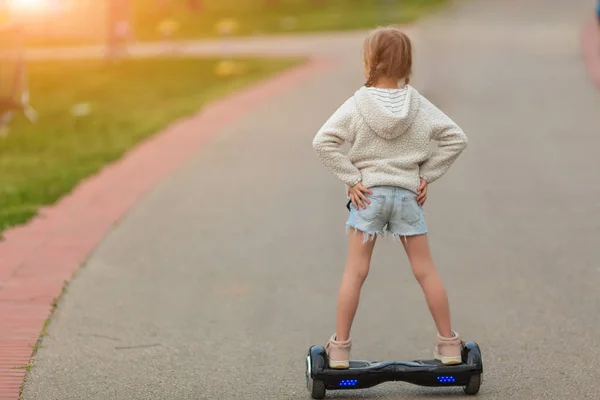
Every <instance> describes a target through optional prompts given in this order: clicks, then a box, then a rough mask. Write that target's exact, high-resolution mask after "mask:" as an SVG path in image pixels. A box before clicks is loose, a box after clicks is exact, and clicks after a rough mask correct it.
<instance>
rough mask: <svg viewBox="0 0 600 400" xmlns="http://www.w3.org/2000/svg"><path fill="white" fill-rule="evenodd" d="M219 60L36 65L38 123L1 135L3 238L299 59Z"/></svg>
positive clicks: (21, 122) (33, 84) (22, 123)
mask: <svg viewBox="0 0 600 400" xmlns="http://www.w3.org/2000/svg"><path fill="white" fill-rule="evenodd" d="M218 62H219V61H218V60H216V59H149V60H127V61H124V62H123V63H122V64H114V65H109V64H105V63H104V62H102V61H68V62H60V61H59V62H57V61H44V62H32V63H30V64H29V75H30V89H31V93H32V100H31V102H32V105H33V106H34V108H35V109H36V110H37V111H38V112H39V120H38V122H37V123H36V124H31V123H30V122H28V121H27V120H25V118H24V117H22V116H19V117H18V118H16V119H15V120H14V121H13V123H12V124H11V126H10V131H9V133H8V134H7V135H5V136H2V137H0V233H1V232H2V231H4V230H5V229H6V228H8V227H10V226H14V225H18V224H21V223H24V222H26V221H27V220H29V219H30V218H31V217H32V216H34V215H35V214H36V212H37V210H38V209H39V208H40V207H42V206H44V205H49V204H53V203H54V202H56V201H57V200H58V199H59V198H60V197H62V196H63V195H65V194H66V193H68V192H70V191H71V190H72V189H73V188H74V187H75V186H76V185H77V184H78V183H79V182H80V181H81V180H82V179H83V178H85V177H87V176H89V175H91V174H93V173H95V172H97V171H98V170H99V169H100V168H101V167H102V166H104V165H105V164H107V163H110V162H112V161H114V160H116V159H118V158H119V157H121V156H122V155H123V154H124V153H125V152H126V151H127V150H128V149H130V148H131V147H132V146H133V145H135V144H136V143H138V142H139V141H140V140H142V139H144V138H146V137H148V136H150V135H152V134H154V133H155V132H157V131H158V130H160V129H161V128H164V127H165V126H166V125H168V124H169V123H170V122H172V121H173V120H175V119H178V118H180V117H183V116H185V115H188V114H190V113H193V112H195V111H197V110H198V109H200V108H201V106H202V105H203V104H206V103H207V102H209V101H211V100H212V99H215V98H217V97H220V96H223V95H224V94H226V93H228V92H231V91H233V90H235V89H238V88H241V87H243V86H246V85H248V84H250V83H252V82H255V81H257V80H259V79H262V78H265V77H267V76H269V75H271V74H273V73H276V72H279V71H282V70H284V69H286V68H289V67H291V66H293V65H296V64H297V63H298V62H299V61H298V60H280V59H275V60H273V59H271V60H257V59H243V60H241V59H240V60H239V62H240V63H241V64H242V65H243V66H244V70H243V72H240V73H239V74H237V75H234V76H229V77H219V76H218V75H216V73H215V68H216V66H217V64H218Z"/></svg>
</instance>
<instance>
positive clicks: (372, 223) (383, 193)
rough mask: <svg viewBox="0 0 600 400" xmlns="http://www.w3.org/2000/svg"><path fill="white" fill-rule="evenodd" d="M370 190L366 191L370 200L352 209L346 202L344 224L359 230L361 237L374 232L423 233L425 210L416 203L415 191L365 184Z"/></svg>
mask: <svg viewBox="0 0 600 400" xmlns="http://www.w3.org/2000/svg"><path fill="white" fill-rule="evenodd" d="M369 190H371V191H372V192H373V194H366V195H365V196H366V197H367V198H368V199H369V201H370V202H371V204H365V205H366V208H364V209H363V208H360V207H359V208H358V209H356V208H355V207H354V205H352V204H350V206H349V207H348V208H349V209H350V215H349V217H348V221H347V222H346V226H347V227H349V228H354V229H355V230H358V231H361V232H363V234H364V236H363V238H364V241H368V240H370V239H373V238H374V237H375V236H376V235H383V234H384V233H386V232H387V233H391V234H392V235H394V236H396V237H398V238H402V237H405V238H406V236H414V235H424V234H426V233H427V225H426V224H425V212H424V211H423V208H422V207H421V206H419V204H417V200H416V197H417V195H416V194H415V193H414V192H411V191H410V190H406V189H402V188H398V187H392V186H376V187H372V188H369Z"/></svg>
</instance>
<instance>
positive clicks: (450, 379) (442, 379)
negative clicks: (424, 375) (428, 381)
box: [437, 375, 456, 383]
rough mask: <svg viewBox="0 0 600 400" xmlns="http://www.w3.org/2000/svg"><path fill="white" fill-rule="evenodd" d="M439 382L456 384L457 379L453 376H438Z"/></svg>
mask: <svg viewBox="0 0 600 400" xmlns="http://www.w3.org/2000/svg"><path fill="white" fill-rule="evenodd" d="M437 380H438V382H439V383H454V382H456V379H455V378H454V377H453V376H451V375H446V376H444V375H442V376H438V377H437Z"/></svg>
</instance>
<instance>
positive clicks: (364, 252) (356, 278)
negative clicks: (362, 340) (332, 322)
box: [336, 228, 376, 341]
mask: <svg viewBox="0 0 600 400" xmlns="http://www.w3.org/2000/svg"><path fill="white" fill-rule="evenodd" d="M348 237H349V243H348V258H347V261H346V269H345V271H344V275H343V276H342V284H341V286H340V291H339V294H338V302H337V322H336V339H337V340H338V341H345V340H348V339H349V338H350V329H351V327H352V321H354V316H355V315H356V310H357V309H358V301H359V299H360V290H361V288H362V285H363V283H364V282H365V279H366V278H367V275H368V273H369V265H370V264H371V256H372V254H373V248H374V247H375V241H376V237H374V238H373V239H372V240H369V241H367V242H366V243H363V233H362V232H360V231H355V230H354V229H352V228H350V231H349V234H348Z"/></svg>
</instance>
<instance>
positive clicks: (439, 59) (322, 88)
mask: <svg viewBox="0 0 600 400" xmlns="http://www.w3.org/2000/svg"><path fill="white" fill-rule="evenodd" d="M567 3H569V4H567ZM592 11H593V9H592V6H591V5H590V2H589V1H584V0H571V1H569V2H564V1H559V0H545V1H543V0H535V1H533V0H532V1H528V2H516V1H506V0H489V1H462V2H457V3H456V4H455V5H454V6H452V7H450V8H449V9H447V10H446V11H444V12H442V13H440V14H439V15H436V16H433V17H432V18H430V19H428V20H427V21H424V22H423V24H422V25H421V26H420V27H419V29H418V31H417V32H416V33H415V35H416V36H415V38H416V52H417V53H418V60H417V71H416V74H417V78H416V80H415V85H417V87H418V88H421V89H422V90H423V92H424V93H425V94H426V95H427V96H429V97H430V98H431V100H432V101H434V102H435V103H436V104H438V105H439V106H440V107H441V108H442V109H443V110H444V111H446V112H447V113H448V114H449V115H450V116H451V117H452V118H453V119H454V120H455V121H456V122H458V123H459V124H460V125H461V126H462V127H463V129H464V130H465V132H466V133H467V135H468V136H469V139H470V142H469V147H468V149H467V151H466V152H465V153H464V154H463V156H462V157H461V158H460V159H459V161H458V162H457V163H456V164H455V166H454V167H453V168H452V169H451V170H450V172H449V173H448V174H447V175H446V176H445V177H444V178H442V180H440V181H439V182H436V183H435V184H433V185H432V186H431V188H430V195H429V200H428V204H427V205H426V212H427V217H428V223H429V228H430V231H431V234H430V240H431V245H432V248H433V251H434V256H435V258H436V260H437V264H438V267H439V269H440V271H441V274H442V276H443V278H444V280H445V283H446V285H447V288H448V291H449V295H450V301H451V308H452V314H453V323H454V328H455V329H456V330H458V332H459V333H461V335H463V336H464V337H465V338H467V339H472V340H476V341H478V342H479V343H480V345H481V346H482V350H483V355H484V362H485V374H484V383H483V386H482V389H481V392H480V396H479V397H480V398H483V399H501V400H506V399H512V400H516V399H523V400H536V399H544V400H554V399H556V400H564V399H597V398H598V397H599V396H600V394H599V393H600V380H599V379H598V373H597V369H596V368H597V364H598V361H599V360H600V324H599V323H598V319H599V317H600V294H599V292H598V287H600V262H599V261H598V259H599V258H600V257H599V256H600V250H599V249H598V239H599V235H600V201H599V200H598V199H599V198H600V186H599V185H598V171H599V170H600V158H598V153H597V149H598V148H599V147H600V135H599V132H600V129H599V128H600V112H598V110H599V109H600V96H599V95H598V93H597V92H595V90H594V88H593V87H592V86H591V85H590V84H589V82H588V81H587V79H586V77H585V73H584V68H583V66H582V64H581V56H580V52H579V45H578V37H579V29H580V26H581V24H582V23H583V22H585V21H586V20H587V19H589V13H591V12H592ZM336 37H337V38H338V39H339V40H340V42H337V41H336V40H338V39H336V40H333V39H332V40H331V41H330V46H331V48H332V52H333V51H334V50H335V52H336V53H337V54H342V56H343V57H345V60H347V62H342V63H341V65H340V67H339V68H338V69H337V70H335V71H330V72H327V73H325V74H323V75H321V76H319V77H315V78H311V79H310V80H309V81H307V82H306V83H305V84H303V85H300V86H298V87H296V88H294V89H292V90H289V91H287V92H285V93H284V94H281V95H278V96H277V97H276V98H274V99H272V100H270V101H268V102H267V103H266V104H265V105H264V106H261V107H260V108H258V109H256V111H255V112H253V113H252V114H251V115H249V116H248V117H246V118H244V119H243V120H240V121H237V122H234V123H233V124H232V125H231V126H229V127H228V128H227V129H224V130H223V131H222V132H220V133H219V134H218V135H217V136H216V137H215V138H214V139H213V140H211V141H210V142H208V143H207V144H206V146H205V147H204V148H203V149H202V150H201V151H200V152H199V153H198V154H197V155H196V157H195V158H194V159H193V160H191V161H190V162H189V163H187V165H186V166H185V167H184V168H182V169H181V170H179V171H178V172H177V173H175V174H173V175H172V176H170V177H169V178H168V179H166V180H165V181H164V182H162V183H161V184H160V185H159V186H158V187H156V188H155V190H153V191H152V193H150V194H149V195H148V196H147V197H146V198H145V199H144V200H143V201H141V203H140V204H138V205H137V206H136V207H135V209H134V210H133V211H132V212H131V213H129V215H128V216H127V217H126V218H125V219H124V220H123V221H122V222H121V223H120V224H119V225H118V226H116V227H115V228H114V230H113V231H112V233H111V234H110V235H109V236H108V237H106V239H105V240H104V242H103V243H102V244H101V245H100V246H99V247H98V248H97V250H96V251H95V253H94V254H93V256H92V257H91V259H90V260H89V262H88V263H87V264H86V265H85V266H84V267H83V268H82V270H81V271H80V273H79V274H78V275H77V276H76V277H75V279H74V280H73V281H72V283H71V284H70V286H69V288H68V292H67V294H66V295H65V296H64V297H63V299H62V301H61V302H60V304H59V307H58V309H57V312H56V314H55V316H54V318H53V320H52V323H51V325H50V327H49V329H48V335H47V336H46V337H45V338H44V341H43V345H42V347H41V349H40V350H39V352H38V354H37V357H36V360H35V367H34V368H33V370H32V372H31V373H30V374H29V377H28V381H27V384H26V386H25V391H24V394H23V400H71V399H73V400H74V399H77V400H81V399H94V400H96V399H98V400H104V399H110V400H113V399H114V400H117V399H118V400H121V399H123V400H125V399H126V400H137V399H140V400H141V399H143V400H166V399H169V400H171V399H173V400H185V399H236V398H243V399H248V400H252V399H256V400H267V399H277V400H281V399H289V400H292V399H293V400H295V399H307V398H308V393H307V392H306V389H305V387H304V355H305V352H306V350H307V349H308V347H309V346H310V345H311V344H315V343H324V342H325V341H326V340H327V338H328V336H329V335H330V334H331V333H332V332H333V329H334V319H335V303H336V295H337V288H338V285H339V280H340V278H341V273H342V270H343V265H344V261H345V252H346V236H345V233H344V221H345V217H346V212H347V211H346V210H345V208H344V192H343V186H342V185H341V184H340V183H338V182H336V181H335V180H334V178H332V177H331V176H329V175H328V173H327V172H326V171H325V169H324V167H322V166H321V164H320V163H319V162H318V160H317V158H316V156H315V155H314V153H313V150H312V148H311V141H312V138H313V135H314V134H315V132H316V130H317V129H318V128H319V127H320V125H321V124H322V123H323V122H324V121H325V120H326V119H327V117H328V116H329V115H330V113H331V112H333V110H334V109H335V108H336V107H337V106H338V105H339V104H340V103H341V102H342V101H343V100H345V99H346V98H347V97H348V96H349V95H351V94H352V92H353V91H354V90H355V89H356V88H357V87H358V86H359V85H361V84H362V82H363V81H362V77H361V76H360V72H361V69H360V65H359V64H358V62H359V56H358V54H359V53H358V51H359V49H360V44H361V39H360V37H358V36H356V35H354V36H349V37H350V38H351V39H343V40H342V39H340V38H342V37H341V36H336ZM342 42H343V43H342ZM319 43H320V44H319V46H322V42H319ZM307 46H309V44H307ZM343 46H346V47H343ZM282 47H284V46H282ZM434 338H435V329H434V325H433V323H432V321H431V318H430V316H429V314H428V312H427V308H426V305H425V302H424V299H423V296H422V294H421V292H420V289H419V287H418V285H417V284H416V282H415V281H414V279H413V278H412V276H411V272H410V268H409V265H408V263H407V260H406V257H405V256H404V254H403V252H402V248H401V246H400V245H399V244H398V243H396V242H394V241H393V240H388V241H380V242H379V243H378V245H377V247H376V251H375V257H374V259H373V264H372V269H371V274H370V276H369V279H368V281H367V283H366V285H365V288H364V292H363V296H362V300H361V305H360V309H359V312H358V315H357V318H356V322H355V328H354V330H353V339H354V351H353V355H354V357H355V358H359V359H414V358H420V357H430V355H431V351H432V345H433V343H434ZM330 396H331V397H332V398H349V399H352V398H379V399H411V398H419V399H438V398H447V399H453V398H462V397H463V395H462V390H461V389H428V388H420V387H415V386H410V385H408V384H393V383H388V384H384V385H381V386H379V387H377V388H374V389H369V390H364V391H357V392H346V393H330Z"/></svg>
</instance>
